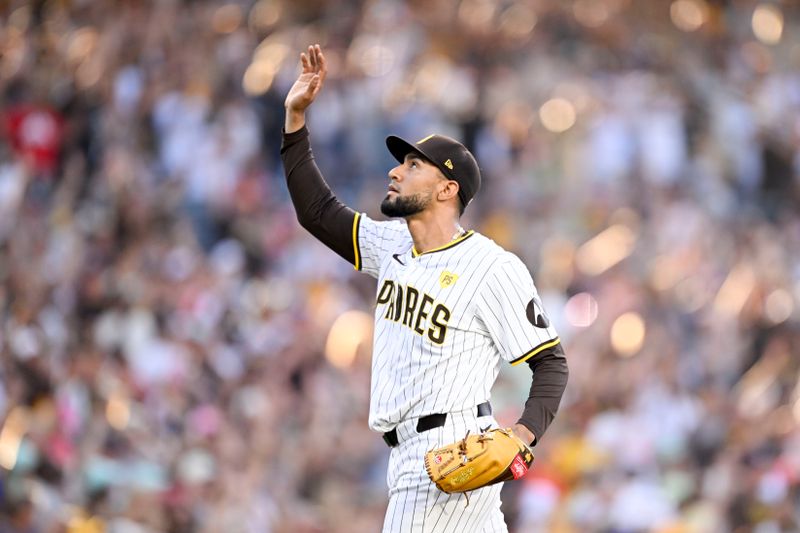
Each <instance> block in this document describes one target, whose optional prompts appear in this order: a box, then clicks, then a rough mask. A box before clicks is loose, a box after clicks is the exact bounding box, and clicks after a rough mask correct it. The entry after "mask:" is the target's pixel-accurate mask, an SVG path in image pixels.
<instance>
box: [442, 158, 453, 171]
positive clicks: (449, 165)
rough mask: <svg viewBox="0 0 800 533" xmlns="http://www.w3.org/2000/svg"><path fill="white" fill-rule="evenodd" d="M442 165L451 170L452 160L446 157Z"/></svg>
mask: <svg viewBox="0 0 800 533" xmlns="http://www.w3.org/2000/svg"><path fill="white" fill-rule="evenodd" d="M444 166H446V167H447V168H449V169H450V170H453V162H452V161H450V160H449V159H448V160H447V161H445V162H444Z"/></svg>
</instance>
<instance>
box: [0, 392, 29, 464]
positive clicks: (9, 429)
mask: <svg viewBox="0 0 800 533" xmlns="http://www.w3.org/2000/svg"><path fill="white" fill-rule="evenodd" d="M27 418H28V413H27V410H26V409H25V408H24V407H19V406H18V407H15V408H14V409H12V410H11V412H10V413H9V414H8V416H7V417H6V419H5V422H3V429H2V430H0V466H2V467H3V468H5V469H6V470H13V469H14V466H15V465H16V464H17V456H18V455H19V448H20V445H21V444H22V437H23V436H24V435H25V431H26V430H27V425H28V423H27Z"/></svg>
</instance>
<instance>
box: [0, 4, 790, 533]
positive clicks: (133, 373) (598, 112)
mask: <svg viewBox="0 0 800 533" xmlns="http://www.w3.org/2000/svg"><path fill="white" fill-rule="evenodd" d="M314 42H319V43H321V44H322V45H323V48H324V50H325V52H326V55H327V57H328V58H329V63H330V70H331V72H330V77H329V78H328V80H327V84H326V86H325V88H324V90H323V93H322V94H321V95H320V98H319V100H318V102H317V103H315V105H314V108H313V109H312V112H311V115H310V117H309V128H310V130H311V133H312V144H313V146H314V149H315V154H316V156H317V161H318V163H319V165H320V166H321V168H322V169H323V171H324V172H325V174H326V176H327V178H328V180H329V181H330V183H331V184H332V186H333V188H334V190H335V192H336V193H337V194H338V195H339V197H340V198H341V199H343V200H344V201H345V202H346V203H348V204H349V205H351V206H353V207H354V208H357V209H359V210H362V211H365V212H367V213H368V214H370V215H371V216H374V217H376V218H380V215H379V213H378V212H377V211H378V209H377V206H378V205H379V203H380V200H381V198H382V196H383V194H384V192H385V188H386V184H387V178H386V172H387V170H388V169H389V168H390V166H391V156H390V155H389V154H388V152H387V151H386V149H385V147H384V145H383V138H384V136H385V135H386V134H388V133H394V134H398V135H402V136H409V137H411V138H419V137H422V136H424V135H427V134H428V133H430V132H434V131H436V132H440V133H445V134H449V135H452V136H454V137H457V138H460V139H463V140H464V141H465V143H466V144H467V145H468V146H470V147H471V148H472V149H473V151H474V152H475V153H476V155H477V157H478V160H479V162H480V164H481V167H482V170H483V174H484V183H483V189H482V191H481V192H480V193H479V194H478V196H477V198H476V200H475V202H473V204H472V205H471V206H470V208H469V209H468V210H467V213H466V215H465V218H464V221H463V222H464V225H465V226H466V227H470V228H474V229H477V230H479V231H481V232H483V233H485V234H486V235H488V236H490V237H491V238H493V239H495V240H496V241H497V242H498V243H500V244H501V245H503V246H505V247H506V248H507V249H510V250H512V251H514V252H516V253H517V254H518V255H519V256H520V257H521V258H522V259H523V260H524V261H525V262H526V264H527V265H528V266H529V268H530V269H531V271H532V272H533V274H534V279H535V281H536V283H537V286H538V288H539V291H540V293H541V295H542V297H543V300H544V302H545V308H546V309H547V310H548V312H549V314H550V315H551V317H552V319H553V321H554V323H555V324H556V326H557V328H558V329H559V332H560V333H561V336H562V338H563V339H564V341H565V348H566V352H567V357H568V361H569V366H570V370H571V378H570V383H569V386H568V388H567V392H566V394H565V397H564V400H563V402H562V407H561V411H560V412H559V414H558V416H557V418H556V421H555V422H554V424H553V426H552V427H551V428H550V430H549V431H548V433H547V434H546V435H545V436H544V438H543V439H542V441H541V443H540V444H539V445H538V446H537V447H536V449H535V451H536V455H537V461H536V466H535V468H534V469H533V470H532V471H531V472H530V473H529V475H528V476H526V478H525V479H524V480H523V481H521V482H515V483H510V484H507V485H506V487H505V488H504V506H505V507H504V511H505V514H506V517H507V522H508V524H509V528H510V530H511V531H512V532H518V533H523V532H551V531H552V532H579V531H580V532H583V531H604V532H620V533H622V532H644V531H656V532H664V533H666V532H670V533H672V532H675V533H683V532H687V533H689V532H717V531H719V532H722V531H732V532H746V531H747V532H749V531H754V532H758V533H773V532H775V533H777V532H784V531H786V532H791V531H800V357H798V354H800V328H799V327H798V325H799V322H798V320H799V319H800V309H798V302H799V301H800V209H799V208H800V7H798V6H797V4H796V3H794V2H788V1H783V2H778V1H775V2H764V3H762V4H759V3H757V2H755V1H750V0H675V1H668V0H653V1H648V2H637V1H635V0H568V1H557V0H436V1H433V2H423V1H417V0H408V1H407V2H395V1H389V0H329V1H321V0H300V1H298V0H292V1H290V0H259V1H257V2H254V1H252V0H240V1H230V2H227V3H225V2H222V1H221V0H220V1H211V0H205V1H204V0H145V1H138V0H115V1H111V0H94V1H92V0H47V1H43V0H33V1H21V0H20V1H16V0H11V1H10V2H3V3H0V94H2V99H1V100H0V120H1V121H2V132H3V135H2V137H0V279H2V284H0V313H2V322H1V323H0V325H1V327H0V349H2V359H1V360H0V377H1V379H0V420H1V421H2V426H0V503H1V504H2V506H1V507H0V532H2V533H56V532H59V533H60V532H68V533H96V532H102V531H109V532H113V533H151V532H169V533H184V532H208V533H211V532H221V531H226V532H228V533H238V532H243V533H245V532H247V533H250V532H253V533H255V532H275V533H279V532H288V531H292V532H298V533H302V532H308V533H312V532H342V533H360V532H374V531H378V530H379V529H380V524H381V523H382V519H383V512H384V509H385V505H386V488H385V473H386V472H385V471H386V461H387V458H388V448H387V447H386V446H385V444H384V443H383V441H382V440H381V438H380V436H378V435H376V434H374V433H371V432H370V431H369V430H368V428H367V409H368V391H369V360H370V345H369V331H362V330H359V331H357V332H356V331H354V332H353V335H355V336H356V337H357V338H356V341H355V342H353V341H352V339H350V340H349V341H348V342H349V344H348V345H347V346H349V348H347V350H350V353H347V354H345V356H344V357H343V356H341V355H338V356H336V357H333V356H331V353H333V352H332V350H335V349H336V348H337V346H333V347H332V346H331V343H332V342H333V344H336V343H337V342H338V343H341V342H343V341H341V339H340V337H336V339H340V340H336V339H334V340H333V341H331V339H333V337H331V338H329V332H330V331H331V329H332V328H333V327H334V326H335V323H336V321H337V319H338V318H340V317H341V316H343V314H344V313H345V312H348V311H351V312H357V313H360V314H361V315H364V314H369V313H370V312H371V306H372V302H373V298H374V290H375V287H374V283H373V280H372V279H371V278H368V277H366V276H362V275H360V274H359V273H357V272H354V271H353V269H352V267H351V266H350V265H348V264H346V263H345V262H343V261H342V260H340V259H338V258H337V257H336V256H335V255H334V254H333V253H332V252H330V251H328V250H327V249H325V248H324V247H323V246H322V245H320V244H319V243H317V242H315V241H314V240H313V238H311V237H310V236H309V235H307V234H306V233H305V232H304V231H303V230H302V229H301V228H300V227H299V225H298V224H297V222H296V220H295V218H294V216H295V215H294V211H293V208H292V206H291V204H290V203H289V201H288V194H287V191H286V189H285V186H284V184H283V179H284V178H283V170H282V168H281V166H280V160H279V147H280V139H281V127H282V122H283V98H284V95H285V94H286V91H287V90H288V87H289V86H290V85H291V83H292V81H293V80H294V78H295V76H296V74H297V59H298V55H299V52H300V51H301V50H303V48H304V47H305V46H306V45H308V44H310V43H314ZM349 316H352V314H350V315H349ZM362 329H363V328H362ZM339 348H341V347H339ZM336 353H339V354H341V350H339V351H338V352H336ZM529 376H530V374H529V372H528V370H527V369H526V368H517V367H514V368H513V369H511V368H505V369H504V370H503V372H502V373H501V378H500V380H499V381H498V383H497V385H496V386H495V389H494V392H493V403H494V406H495V412H496V413H497V416H498V418H499V420H500V421H501V422H502V423H507V424H509V423H513V422H514V421H516V418H515V417H516V416H517V415H518V414H519V413H520V411H521V409H522V406H523V403H524V400H525V398H526V397H527V389H528V386H529V383H530V380H529Z"/></svg>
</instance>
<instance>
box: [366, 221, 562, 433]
mask: <svg viewBox="0 0 800 533" xmlns="http://www.w3.org/2000/svg"><path fill="white" fill-rule="evenodd" d="M353 242H354V248H355V268H356V269H357V270H361V271H364V272H366V273H367V274H369V275H371V276H373V277H375V278H377V280H378V284H377V291H376V296H375V334H374V344H373V354H372V377H371V395H370V415H369V424H370V427H371V428H372V429H374V430H376V431H380V432H386V431H390V430H391V429H392V428H394V427H395V426H396V425H397V424H398V423H400V422H401V421H403V420H408V419H411V418H417V417H420V416H425V415H428V414H433V413H447V412H453V411H460V410H464V409H469V408H472V407H474V406H476V405H478V404H481V403H483V402H485V401H487V400H488V399H489V394H490V390H491V387H492V385H493V383H494V381H495V379H496V378H497V373H498V371H499V365H500V361H501V360H505V361H508V362H510V363H511V364H519V363H522V362H523V361H526V360H528V359H529V358H531V357H535V356H536V355H537V354H538V353H540V352H543V351H544V350H547V349H548V348H552V347H554V346H556V345H557V344H559V342H560V340H559V337H558V335H557V333H556V331H555V329H554V328H553V326H552V325H551V323H550V321H549V320H548V318H547V315H546V314H545V312H544V310H543V309H542V305H541V301H540V300H539V296H538V294H537V291H536V287H535V285H534V283H533V279H532V278H531V275H530V273H529V272H528V269H527V268H526V267H525V265H524V264H523V263H522V261H520V260H519V258H517V256H515V255H514V254H512V253H510V252H507V251H505V250H504V249H502V248H501V247H500V246H498V245H497V244H496V243H495V242H494V241H492V240H491V239H488V238H486V237H484V236H483V235H481V234H479V233H476V232H474V231H470V232H467V233H466V234H465V235H463V236H461V237H459V238H457V239H455V240H453V241H452V242H450V243H448V244H447V245H445V246H442V247H440V248H436V249H434V250H430V251H426V252H424V253H417V251H416V250H415V249H414V243H413V241H412V239H411V234H410V233H409V231H408V228H407V226H406V224H405V222H403V221H388V222H378V221H374V220H371V219H370V218H369V217H367V216H366V215H362V214H357V215H356V217H355V219H354V221H353Z"/></svg>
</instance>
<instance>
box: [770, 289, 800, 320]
mask: <svg viewBox="0 0 800 533" xmlns="http://www.w3.org/2000/svg"><path fill="white" fill-rule="evenodd" d="M792 312H794V300H793V299H792V294H791V293H790V292H789V291H787V290H785V289H776V290H774V291H772V292H771V293H769V295H768V296H767V299H766V301H765V302H764V315H765V316H766V318H767V320H769V321H770V322H771V323H773V324H780V323H782V322H786V321H787V320H789V317H790V316H792Z"/></svg>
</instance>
